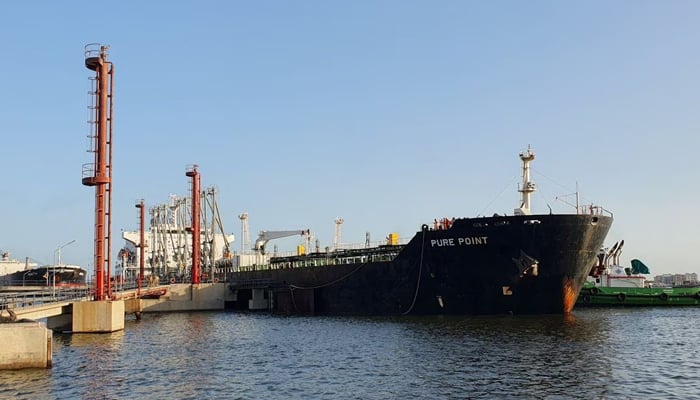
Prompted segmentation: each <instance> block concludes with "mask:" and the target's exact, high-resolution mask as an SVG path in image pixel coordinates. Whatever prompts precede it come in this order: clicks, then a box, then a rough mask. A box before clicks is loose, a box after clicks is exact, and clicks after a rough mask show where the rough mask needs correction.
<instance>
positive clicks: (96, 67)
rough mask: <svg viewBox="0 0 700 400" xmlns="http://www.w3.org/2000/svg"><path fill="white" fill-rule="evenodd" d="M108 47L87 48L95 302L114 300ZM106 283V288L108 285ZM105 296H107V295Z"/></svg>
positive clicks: (87, 175)
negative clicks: (93, 73)
mask: <svg viewBox="0 0 700 400" xmlns="http://www.w3.org/2000/svg"><path fill="white" fill-rule="evenodd" d="M108 48H109V47H108V46H102V45H100V44H98V43H91V44H88V45H87V46H85V66H86V67H87V68H88V69H89V70H92V71H95V77H94V78H90V81H91V90H90V94H91V95H92V97H91V100H92V103H91V104H90V105H89V106H88V108H89V109H90V112H91V118H90V120H89V121H88V123H89V124H90V125H91V129H90V134H89V136H88V137H89V138H90V149H88V151H89V152H92V153H94V155H95V159H94V162H92V163H88V164H84V165H83V179H82V180H83V185H85V186H94V187H95V260H94V261H95V300H97V301H100V300H106V299H110V298H111V297H112V289H111V285H109V281H110V275H111V271H110V265H111V260H110V254H111V231H112V169H113V165H112V88H113V78H114V65H113V64H112V63H111V62H109V61H107V49H108ZM105 282H107V284H105ZM105 292H106V293H105Z"/></svg>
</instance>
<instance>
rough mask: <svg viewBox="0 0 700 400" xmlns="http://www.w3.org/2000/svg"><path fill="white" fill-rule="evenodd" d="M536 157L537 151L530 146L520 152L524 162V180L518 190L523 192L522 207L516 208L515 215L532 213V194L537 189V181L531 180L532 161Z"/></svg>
mask: <svg viewBox="0 0 700 400" xmlns="http://www.w3.org/2000/svg"><path fill="white" fill-rule="evenodd" d="M534 159H535V153H534V152H533V151H532V149H531V148H530V146H529V145H528V146H527V150H526V151H523V152H521V153H520V160H521V161H522V162H523V182H522V187H520V188H519V189H518V192H520V193H521V194H522V197H521V200H520V207H519V208H516V209H515V210H514V213H515V215H530V214H531V210H530V194H531V193H532V192H534V191H535V190H536V188H535V182H530V161H532V160H534Z"/></svg>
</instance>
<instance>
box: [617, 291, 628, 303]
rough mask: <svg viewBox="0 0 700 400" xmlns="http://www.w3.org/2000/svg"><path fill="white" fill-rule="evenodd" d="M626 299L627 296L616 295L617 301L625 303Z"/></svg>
mask: <svg viewBox="0 0 700 400" xmlns="http://www.w3.org/2000/svg"><path fill="white" fill-rule="evenodd" d="M626 298H627V295H626V294H624V293H618V294H617V301H625V299H626Z"/></svg>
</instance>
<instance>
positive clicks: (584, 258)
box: [228, 215, 612, 315]
mask: <svg viewBox="0 0 700 400" xmlns="http://www.w3.org/2000/svg"><path fill="white" fill-rule="evenodd" d="M611 223H612V218H611V217H609V216H603V215H523V216H494V217H487V218H471V219H458V220H455V221H454V222H453V223H452V224H451V226H450V227H449V228H448V229H430V228H429V227H428V226H425V225H424V226H423V228H422V230H421V231H419V232H418V233H416V235H415V236H414V237H413V238H412V239H411V240H410V242H408V243H407V244H406V245H403V246H382V248H375V249H363V250H353V251H346V252H331V253H313V254H309V255H303V256H295V257H287V258H280V259H273V261H272V264H271V265H270V266H267V267H264V268H262V269H260V267H258V269H257V270H250V271H238V272H234V273H231V274H230V275H229V276H228V281H229V282H230V289H231V291H232V292H233V293H234V294H235V297H236V298H237V300H236V302H234V304H233V306H234V308H239V309H267V310H271V311H280V312H288V313H305V314H329V315H401V314H424V315H432V314H502V313H514V314H562V313H568V312H570V311H571V310H572V309H573V307H574V304H575V302H576V298H577V297H578V294H579V291H580V290H581V287H582V286H583V283H584V282H585V280H586V276H587V274H588V272H589V271H590V267H591V265H593V264H594V261H595V258H596V255H597V253H598V250H599V249H600V247H601V246H602V245H603V241H604V240H605V237H606V235H607V232H608V230H609V228H610V225H611ZM392 252H393V254H392ZM383 258H386V260H382V259H383ZM321 259H323V260H325V263H326V265H318V262H317V261H318V260H321ZM312 260H315V261H314V263H315V264H316V266H309V265H311V264H314V263H310V261H312ZM256 296H257V297H258V298H257V299H256ZM251 304H256V305H257V306H256V307H250V305H251Z"/></svg>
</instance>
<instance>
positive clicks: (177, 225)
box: [118, 189, 235, 279]
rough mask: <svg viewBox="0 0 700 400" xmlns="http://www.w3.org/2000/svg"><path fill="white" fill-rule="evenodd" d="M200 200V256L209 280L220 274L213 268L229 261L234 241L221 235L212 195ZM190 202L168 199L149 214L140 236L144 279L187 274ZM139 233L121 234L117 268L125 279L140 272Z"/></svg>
mask: <svg viewBox="0 0 700 400" xmlns="http://www.w3.org/2000/svg"><path fill="white" fill-rule="evenodd" d="M203 194H204V196H203V197H202V203H203V207H202V215H201V216H200V217H201V221H202V224H201V232H200V243H201V254H202V266H203V272H205V273H206V274H207V275H208V276H209V277H211V278H212V279H213V277H214V275H216V274H217V273H221V271H217V270H216V264H217V263H218V262H219V261H220V260H223V259H228V258H230V257H231V243H232V242H233V241H234V240H235V236H234V235H233V234H225V233H223V226H222V224H221V218H220V217H219V213H218V208H217V206H216V200H215V192H214V190H213V189H207V190H205V191H204V192H203ZM190 210H191V199H190V198H187V197H185V198H180V197H178V196H176V195H171V196H170V201H169V203H167V204H161V205H157V206H155V207H152V208H151V209H150V210H149V213H150V221H149V227H147V228H146V231H145V232H144V234H145V237H144V243H145V246H144V248H145V252H144V253H145V262H144V269H145V273H146V275H149V274H157V275H178V276H185V275H187V274H189V272H190V270H191V266H192V232H190V231H189V230H188V228H189V227H190V226H191V223H190V221H191V217H190V212H191V211H190ZM140 236H141V234H140V232H139V231H122V238H123V239H124V240H125V244H124V247H123V248H122V250H121V251H120V253H119V260H120V261H121V263H120V266H121V267H122V271H118V273H119V272H123V273H124V275H126V276H127V277H129V276H132V275H134V276H135V275H136V274H137V272H136V271H138V270H139V268H140V256H139V251H138V244H139V243H140V241H141V237H140Z"/></svg>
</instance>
